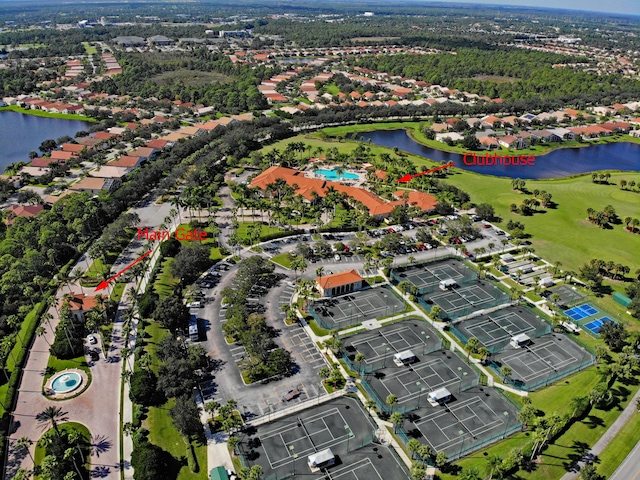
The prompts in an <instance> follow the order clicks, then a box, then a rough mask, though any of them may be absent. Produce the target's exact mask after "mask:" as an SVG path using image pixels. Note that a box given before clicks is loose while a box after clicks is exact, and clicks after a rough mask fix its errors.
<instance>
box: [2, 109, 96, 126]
mask: <svg viewBox="0 0 640 480" xmlns="http://www.w3.org/2000/svg"><path fill="white" fill-rule="evenodd" d="M6 111H11V112H18V113H24V114H26V115H35V116H36V117H49V118H65V119H67V120H82V121H83V122H97V120H96V119H95V118H91V117H85V116H84V115H76V114H67V113H49V112H44V111H42V110H31V109H27V108H22V107H18V106H17V105H9V106H7V107H0V112H6Z"/></svg>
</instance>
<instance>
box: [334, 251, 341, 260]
mask: <svg viewBox="0 0 640 480" xmlns="http://www.w3.org/2000/svg"><path fill="white" fill-rule="evenodd" d="M333 259H334V260H335V261H336V262H339V261H340V255H338V254H337V253H336V254H335V255H334V256H333Z"/></svg>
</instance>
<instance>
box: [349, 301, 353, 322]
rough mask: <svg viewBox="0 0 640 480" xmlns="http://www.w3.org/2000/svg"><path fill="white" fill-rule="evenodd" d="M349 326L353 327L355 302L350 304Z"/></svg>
mask: <svg viewBox="0 0 640 480" xmlns="http://www.w3.org/2000/svg"><path fill="white" fill-rule="evenodd" d="M349 312H350V313H349V325H353V302H349Z"/></svg>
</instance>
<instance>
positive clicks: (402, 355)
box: [393, 350, 415, 362]
mask: <svg viewBox="0 0 640 480" xmlns="http://www.w3.org/2000/svg"><path fill="white" fill-rule="evenodd" d="M393 358H395V359H396V360H400V361H401V362H403V361H405V360H411V359H412V358H415V354H414V353H413V352H412V351H411V350H405V351H404V352H398V353H396V354H395V355H394V356H393Z"/></svg>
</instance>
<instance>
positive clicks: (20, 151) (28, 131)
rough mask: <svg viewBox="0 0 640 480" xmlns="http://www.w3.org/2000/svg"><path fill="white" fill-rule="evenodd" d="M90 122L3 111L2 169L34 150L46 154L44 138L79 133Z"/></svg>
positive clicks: (0, 133)
mask: <svg viewBox="0 0 640 480" xmlns="http://www.w3.org/2000/svg"><path fill="white" fill-rule="evenodd" d="M89 125H90V123H87V122H82V121H80V120H66V119H59V118H47V117H36V116H35V115H26V114H24V113H18V112H11V111H4V112H0V173H2V172H4V169H5V168H6V167H7V166H8V165H9V164H11V163H15V162H28V161H29V152H30V151H31V150H35V151H36V152H38V155H42V152H40V151H39V150H38V147H39V146H40V144H41V143H42V142H43V141H45V140H48V139H53V140H57V139H58V138H60V137H63V136H65V135H69V136H70V137H75V135H76V133H77V132H79V131H80V130H87V129H88V127H89Z"/></svg>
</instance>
